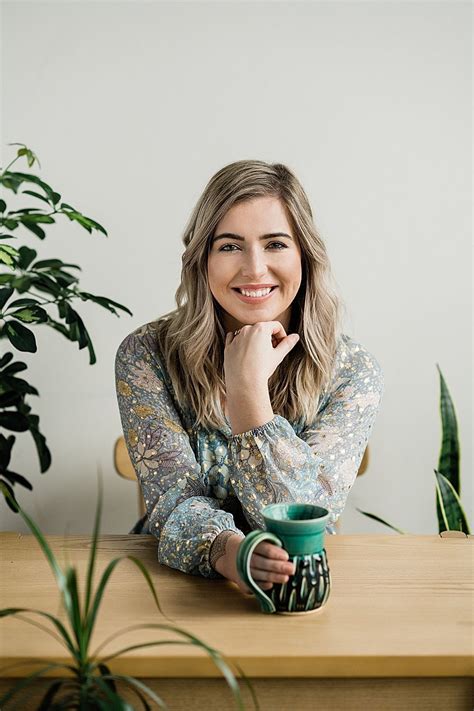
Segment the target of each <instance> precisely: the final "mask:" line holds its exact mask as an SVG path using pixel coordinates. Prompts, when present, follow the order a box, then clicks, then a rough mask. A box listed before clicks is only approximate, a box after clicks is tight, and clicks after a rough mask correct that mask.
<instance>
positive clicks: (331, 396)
mask: <svg viewBox="0 0 474 711" xmlns="http://www.w3.org/2000/svg"><path fill="white" fill-rule="evenodd" d="M383 390H384V378H383V374H382V370H381V367H380V365H379V363H378V362H377V360H376V359H375V358H374V356H372V355H371V354H370V353H369V352H368V351H367V350H366V349H365V348H363V346H361V345H360V344H359V343H356V342H355V341H353V340H352V339H351V338H349V337H348V336H345V335H342V336H341V338H340V345H339V347H338V352H337V355H336V359H335V367H334V371H333V380H332V385H331V387H330V388H329V393H328V394H327V395H326V396H325V397H324V399H323V401H322V403H321V406H320V409H319V411H318V413H317V416H316V419H315V421H314V422H312V423H311V424H310V425H308V426H306V427H304V428H303V429H302V430H301V432H299V434H296V431H295V429H294V428H293V426H292V425H291V424H290V423H289V422H288V420H286V419H285V418H284V417H281V416H280V415H276V416H275V417H274V418H273V419H272V420H270V421H269V422H267V423H265V424H264V425H262V426H260V427H257V428H255V429H252V430H249V431H248V432H243V433H241V434H237V435H234V436H233V437H232V438H231V441H230V452H231V462H232V468H231V477H230V481H231V484H232V486H233V487H234V490H235V492H236V494H237V496H238V498H239V500H240V502H241V504H242V508H243V511H244V513H245V516H246V518H247V519H248V521H249V523H250V524H251V525H252V527H253V528H262V527H264V520H263V516H262V514H261V509H262V508H263V507H264V506H267V505H268V504H272V503H277V502H286V501H293V502H301V503H311V504H317V505H319V506H323V507H324V508H326V509H328V511H329V513H330V518H329V525H328V526H327V531H328V532H329V533H335V529H334V523H335V522H336V521H337V519H338V518H339V516H340V515H341V513H342V511H343V509H344V507H345V505H346V501H347V497H348V494H349V491H350V490H351V488H352V485H353V484H354V481H355V478H356V476H357V472H358V470H359V466H360V463H361V461H362V457H363V455H364V451H365V448H366V446H367V442H368V439H369V436H370V432H371V430H372V427H373V424H374V421H375V418H376V415H377V412H378V410H379V406H380V402H381V399H382V395H383Z"/></svg>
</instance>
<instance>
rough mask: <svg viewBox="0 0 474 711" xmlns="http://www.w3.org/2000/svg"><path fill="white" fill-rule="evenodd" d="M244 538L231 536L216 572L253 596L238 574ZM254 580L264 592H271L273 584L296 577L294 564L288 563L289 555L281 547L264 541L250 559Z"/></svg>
mask: <svg viewBox="0 0 474 711" xmlns="http://www.w3.org/2000/svg"><path fill="white" fill-rule="evenodd" d="M242 540H243V539H242V537H241V536H238V535H235V536H231V537H230V538H229V539H228V541H227V544H226V552H225V553H224V555H223V556H221V557H220V558H219V559H218V561H217V563H216V570H217V571H218V572H219V573H220V574H221V575H223V576H224V577H225V578H227V579H228V580H231V581H232V582H233V583H236V585H237V587H238V588H239V590H241V591H242V592H243V593H246V594H250V595H253V590H251V588H249V587H248V585H246V584H245V583H244V581H243V580H242V578H241V577H240V575H239V574H238V572H237V552H238V550H239V547H240V544H241V543H242ZM250 572H251V574H252V578H253V579H254V581H255V582H256V583H257V585H258V586H259V587H260V588H262V590H270V589H271V588H272V587H273V583H285V582H287V581H288V578H289V576H290V575H294V573H295V566H294V563H290V562H289V561H288V553H287V552H286V551H285V550H284V549H283V548H280V546H276V545H275V544H273V543H269V542H267V541H262V542H261V543H259V544H258V546H256V547H255V550H254V551H253V553H252V557H251V559H250Z"/></svg>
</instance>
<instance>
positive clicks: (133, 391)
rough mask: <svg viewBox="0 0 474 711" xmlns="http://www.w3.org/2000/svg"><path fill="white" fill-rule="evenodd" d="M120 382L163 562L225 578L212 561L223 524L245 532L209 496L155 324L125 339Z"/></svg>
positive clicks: (118, 364) (127, 429)
mask: <svg viewBox="0 0 474 711" xmlns="http://www.w3.org/2000/svg"><path fill="white" fill-rule="evenodd" d="M115 373H116V389H117V399H118V404H119V410H120V416H121V420H122V426H123V432H124V436H125V441H126V444H127V448H128V452H129V455H130V459H131V461H132V463H133V466H134V468H135V472H136V474H137V479H138V481H139V483H140V486H141V489H142V493H143V498H144V500H145V505H146V511H147V516H148V521H149V528H150V532H151V533H152V534H153V535H154V536H156V538H157V539H158V541H159V544H158V560H159V562H160V563H163V564H165V565H168V566H170V567H172V568H176V569H178V570H181V571H183V572H185V573H191V574H193V575H203V576H204V577H209V578H215V577H220V574H219V573H218V572H216V571H215V570H214V569H213V568H212V566H211V565H210V562H209V553H210V548H211V545H212V543H213V542H214V540H215V538H216V537H217V536H218V535H219V533H221V532H222V531H224V530H232V531H233V532H234V533H235V534H238V535H241V536H244V534H243V532H242V531H240V529H239V528H237V527H236V526H235V523H234V519H233V516H232V514H230V513H228V512H226V511H222V510H221V509H220V507H219V503H218V501H217V500H216V499H214V498H212V497H209V496H205V487H204V482H203V480H202V478H201V468H200V466H199V464H198V463H197V461H196V458H195V456H194V452H193V450H192V448H191V445H190V441H189V436H188V434H187V432H186V430H185V429H184V428H183V426H182V423H181V420H180V417H179V415H178V413H177V411H176V408H175V406H174V404H173V401H172V398H171V395H170V392H169V390H168V388H167V386H166V383H165V378H164V374H163V373H164V371H163V366H162V363H161V362H160V359H159V356H158V353H157V351H156V342H155V337H154V331H153V327H152V325H151V324H147V325H145V326H143V327H141V328H140V329H137V330H136V331H134V332H133V333H131V334H130V335H129V336H127V337H126V338H125V339H124V341H123V342H122V343H121V344H120V346H119V348H118V351H117V355H116V359H115Z"/></svg>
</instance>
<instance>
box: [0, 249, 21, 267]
mask: <svg viewBox="0 0 474 711" xmlns="http://www.w3.org/2000/svg"><path fill="white" fill-rule="evenodd" d="M17 256H18V250H17V249H15V247H10V246H9V245H7V244H0V262H3V264H6V265H7V267H14V266H15V258H16V257H17Z"/></svg>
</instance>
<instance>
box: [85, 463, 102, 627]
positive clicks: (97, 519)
mask: <svg viewBox="0 0 474 711" xmlns="http://www.w3.org/2000/svg"><path fill="white" fill-rule="evenodd" d="M97 483H98V497H97V506H96V509H95V520H94V531H93V534H92V546H91V552H90V555H89V561H88V564H87V579H86V600H85V605H84V620H85V624H84V629H85V631H86V634H89V638H90V634H91V632H92V630H90V631H88V618H89V614H90V606H91V595H92V585H93V582H94V569H95V561H96V554H97V540H98V538H99V531H100V518H101V515H102V497H103V489H102V478H101V477H100V476H99V477H98V482H97Z"/></svg>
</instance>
